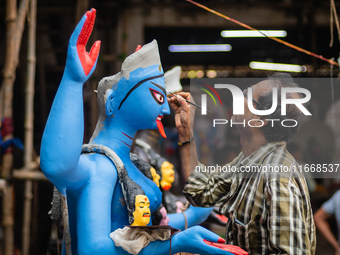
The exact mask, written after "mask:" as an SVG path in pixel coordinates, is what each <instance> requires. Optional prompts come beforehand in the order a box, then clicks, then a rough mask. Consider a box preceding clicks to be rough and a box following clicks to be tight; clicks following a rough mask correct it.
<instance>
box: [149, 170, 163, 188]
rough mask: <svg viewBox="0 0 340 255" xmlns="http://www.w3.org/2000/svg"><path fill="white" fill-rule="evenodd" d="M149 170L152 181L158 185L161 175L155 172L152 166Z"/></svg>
mask: <svg viewBox="0 0 340 255" xmlns="http://www.w3.org/2000/svg"><path fill="white" fill-rule="evenodd" d="M150 172H151V175H152V180H153V182H154V183H156V185H157V187H159V179H160V178H161V177H160V176H159V175H158V174H157V173H156V170H155V168H153V167H151V168H150Z"/></svg>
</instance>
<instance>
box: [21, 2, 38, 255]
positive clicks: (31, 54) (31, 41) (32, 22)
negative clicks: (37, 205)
mask: <svg viewBox="0 0 340 255" xmlns="http://www.w3.org/2000/svg"><path fill="white" fill-rule="evenodd" d="M36 20H37V0H31V3H30V9H29V21H28V43H27V80H26V93H25V94H26V100H25V103H26V106H25V142H24V144H25V154H24V166H25V167H28V166H29V165H30V164H31V161H32V153H33V125H34V123H33V120H34V84H35V69H36V22H37V21H36ZM32 188H33V181H32V179H28V180H26V182H25V191H24V192H25V194H24V198H25V201H24V213H23V227H22V254H23V255H28V254H29V250H30V249H29V248H30V230H31V211H32V198H33V194H32Z"/></svg>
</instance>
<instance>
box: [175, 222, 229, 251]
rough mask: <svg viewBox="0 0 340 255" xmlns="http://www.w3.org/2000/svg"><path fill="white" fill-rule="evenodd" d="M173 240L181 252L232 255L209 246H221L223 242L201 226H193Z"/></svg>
mask: <svg viewBox="0 0 340 255" xmlns="http://www.w3.org/2000/svg"><path fill="white" fill-rule="evenodd" d="M173 238H174V240H175V242H176V245H179V247H177V249H178V250H179V251H182V252H190V253H199V254H217V255H233V254H232V253H230V252H228V251H225V250H223V249H221V248H220V247H217V246H213V245H211V244H210V243H211V242H214V243H220V244H222V243H224V242H225V240H224V239H223V238H221V237H219V236H218V235H216V234H215V233H213V232H211V231H209V230H207V229H205V228H203V227H201V226H195V227H192V228H189V229H187V230H185V231H182V232H179V233H178V234H176V235H175V236H174V237H173Z"/></svg>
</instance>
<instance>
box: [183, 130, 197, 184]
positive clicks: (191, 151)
mask: <svg viewBox="0 0 340 255" xmlns="http://www.w3.org/2000/svg"><path fill="white" fill-rule="evenodd" d="M192 137H193V134H191V136H190V137H181V136H180V137H179V140H180V142H185V141H188V140H189V139H190V138H192ZM179 154H180V157H181V163H182V175H183V178H184V181H187V179H188V178H189V175H190V174H191V173H192V171H194V169H195V166H197V165H198V158H197V151H196V143H195V139H194V140H192V141H191V142H190V143H186V144H184V145H183V146H180V148H179Z"/></svg>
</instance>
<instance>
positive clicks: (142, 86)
mask: <svg viewBox="0 0 340 255" xmlns="http://www.w3.org/2000/svg"><path fill="white" fill-rule="evenodd" d="M95 14H96V11H95V10H94V9H92V10H91V11H88V12H87V13H86V14H85V15H84V16H83V18H82V19H81V21H80V22H79V24H78V25H77V27H76V29H75V31H74V32H73V34H72V36H71V39H70V41H69V47H68V53H67V61H66V67H65V71H64V75H63V78H62V80H61V83H60V86H59V89H58V92H57V94H56V96H55V99H54V102H53V105H52V108H51V111H50V115H49V118H48V121H47V124H46V128H45V131H44V135H43V139H42V145H41V168H42V170H43V172H44V174H45V175H46V177H47V178H48V179H49V180H50V181H51V182H53V184H54V185H55V186H56V187H57V189H58V190H59V191H60V192H61V193H62V194H63V195H64V196H65V195H67V202H68V207H69V226H70V233H71V239H72V241H71V247H72V254H73V255H77V254H82V255H84V254H91V255H93V254H100V255H106V254H108V255H113V254H128V253H127V252H126V251H125V250H123V249H122V248H121V247H117V246H115V243H114V242H113V241H112V240H111V239H110V237H109V236H110V233H112V232H113V231H115V230H117V229H118V228H123V227H124V225H131V219H130V218H129V217H131V214H130V212H129V210H130V209H129V208H130V202H129V201H126V198H125V195H126V192H130V191H131V190H129V189H131V188H130V187H128V185H127V184H129V183H131V184H133V185H135V186H138V187H139V188H138V189H137V190H140V192H142V193H141V194H137V195H142V198H143V197H144V196H146V197H147V198H148V203H149V202H150V204H148V206H149V208H150V211H151V213H153V212H155V211H157V210H158V209H159V207H160V205H161V203H162V193H161V191H160V189H159V188H158V186H157V185H156V184H155V182H153V181H152V180H151V179H149V178H147V177H146V176H145V175H144V174H143V173H142V172H141V171H139V169H137V168H136V167H135V165H134V164H133V163H132V162H131V160H130V149H131V144H132V141H133V137H134V136H135V134H136V132H137V130H139V129H155V128H157V127H158V128H159V129H160V132H164V131H163V130H162V129H163V126H162V124H161V119H162V117H163V116H164V115H165V114H169V113H170V109H169V105H168V102H167V100H166V99H167V98H166V92H165V84H164V73H163V69H162V66H161V63H160V59H159V53H158V46H157V42H156V41H155V40H154V41H153V42H151V43H149V44H146V45H144V46H143V47H142V48H141V49H140V50H139V51H137V52H135V53H133V54H132V55H130V56H129V57H127V58H126V60H125V61H124V63H123V64H122V69H121V72H119V73H118V74H116V75H114V76H111V77H105V78H103V79H102V80H101V81H100V82H99V85H98V91H97V99H98V104H99V108H100V117H99V120H98V123H97V126H96V129H95V131H94V134H93V136H92V138H91V140H90V144H89V145H86V146H87V148H92V151H90V152H92V153H84V154H82V142H83V136H84V112H83V83H84V82H85V81H87V80H88V78H89V77H90V76H91V74H92V73H93V71H94V69H95V67H96V63H97V59H98V55H99V49H100V41H97V42H95V43H94V45H93V47H92V49H91V51H90V53H87V52H86V49H85V46H86V43H87V40H88V38H89V36H90V34H91V32H92V28H93V24H94V21H95ZM96 150H98V152H99V153H93V152H96ZM102 150H103V151H106V152H108V153H111V154H114V155H116V156H117V157H118V159H119V160H121V161H120V162H121V163H122V164H121V165H123V168H124V171H125V175H126V176H125V177H127V178H128V181H127V183H125V186H124V185H122V183H120V180H121V176H120V175H121V174H122V173H123V174H122V175H124V171H123V172H121V171H122V169H123V168H122V169H117V167H116V165H115V164H113V162H112V161H111V160H110V158H109V157H107V156H106V155H103V154H102ZM83 151H84V150H83ZM104 154H105V153H104ZM119 168H120V167H119ZM122 187H123V189H124V190H123V189H122ZM136 199H137V198H136ZM136 201H137V200H136ZM133 203H134V200H133ZM136 204H137V203H136ZM134 206H135V205H134V204H133V206H132V207H131V208H134ZM204 210H207V209H205V208H195V207H190V208H189V209H188V210H187V211H186V215H187V218H188V226H189V228H188V229H187V230H184V231H181V232H179V233H177V234H175V235H174V236H173V237H172V240H171V248H172V253H178V252H191V253H200V254H202V253H203V254H231V253H230V252H227V251H223V250H222V249H220V248H218V246H217V245H213V244H215V243H216V242H218V243H221V242H223V241H224V240H223V239H222V238H219V236H218V235H216V234H214V233H212V232H210V231H208V230H206V229H204V228H202V227H200V226H194V227H191V226H193V225H196V224H198V223H200V222H202V221H203V220H204V219H205V218H202V217H201V215H202V214H203V215H204V217H206V215H207V213H203V212H205V211H204ZM208 210H209V209H208ZM168 216H169V219H170V222H169V225H171V226H173V227H175V228H180V229H184V216H183V215H182V214H172V215H168ZM132 217H133V216H132ZM150 224H152V221H150V223H149V225H150ZM169 249H170V240H167V241H153V242H151V243H150V244H149V245H148V246H146V247H145V248H143V249H142V250H141V251H140V253H139V254H147V255H151V254H157V255H162V254H169ZM63 253H64V254H65V249H64V250H63Z"/></svg>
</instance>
